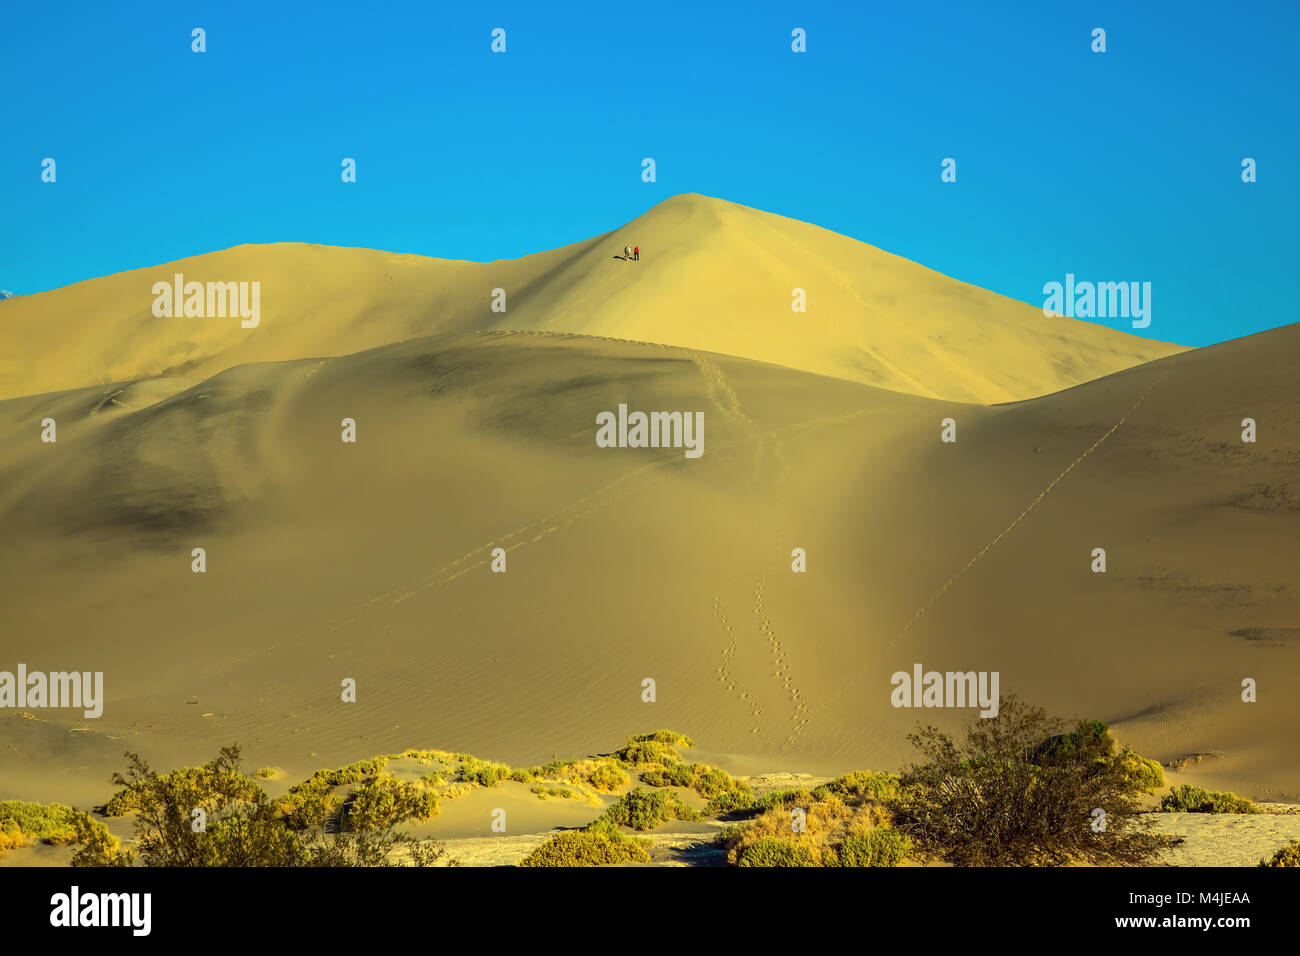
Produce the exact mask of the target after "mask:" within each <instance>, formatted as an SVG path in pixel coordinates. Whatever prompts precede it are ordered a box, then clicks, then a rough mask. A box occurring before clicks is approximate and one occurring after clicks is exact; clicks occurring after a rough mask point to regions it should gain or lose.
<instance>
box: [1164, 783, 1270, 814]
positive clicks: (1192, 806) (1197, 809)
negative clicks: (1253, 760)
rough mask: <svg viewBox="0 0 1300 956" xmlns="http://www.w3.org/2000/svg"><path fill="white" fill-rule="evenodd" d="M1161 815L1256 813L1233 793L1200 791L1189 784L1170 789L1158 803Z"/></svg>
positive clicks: (1253, 808) (1254, 808)
mask: <svg viewBox="0 0 1300 956" xmlns="http://www.w3.org/2000/svg"><path fill="white" fill-rule="evenodd" d="M1160 810H1161V812H1162V813H1258V812H1259V808H1258V807H1256V806H1255V804H1253V803H1251V802H1250V801H1249V800H1246V799H1244V798H1243V797H1239V796H1237V795H1236V794H1235V793H1220V792H1218V791H1216V790H1202V789H1201V788H1200V787H1193V786H1192V785H1191V784H1187V783H1185V784H1183V785H1182V786H1181V787H1171V788H1170V790H1169V793H1167V794H1166V795H1165V796H1164V798H1163V799H1161V801H1160Z"/></svg>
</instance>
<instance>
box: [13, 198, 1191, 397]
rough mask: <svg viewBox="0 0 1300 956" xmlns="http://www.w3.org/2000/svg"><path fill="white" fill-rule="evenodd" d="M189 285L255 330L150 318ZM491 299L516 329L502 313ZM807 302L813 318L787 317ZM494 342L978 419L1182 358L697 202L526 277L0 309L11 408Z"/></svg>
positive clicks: (218, 271)
mask: <svg viewBox="0 0 1300 956" xmlns="http://www.w3.org/2000/svg"><path fill="white" fill-rule="evenodd" d="M628 243H631V244H638V245H640V247H641V250H642V258H641V260H640V261H639V262H626V261H623V260H622V259H621V258H617V257H620V256H621V255H622V249H623V246H624V245H625V244H628ZM178 273H179V274H182V275H183V276H184V278H185V281H187V282H189V281H194V282H200V283H208V282H213V283H217V282H247V283H252V282H258V283H260V286H259V289H260V303H259V305H260V309H259V312H260V314H259V320H258V324H257V326H256V328H243V327H242V325H241V320H240V319H239V318H237V317H232V316H230V315H227V316H226V317H214V316H205V317H189V318H182V317H155V316H154V315H153V311H152V309H153V305H154V293H153V291H152V289H153V286H154V283H155V282H158V281H162V282H166V283H171V282H172V281H173V277H174V276H175V275H176V274H178ZM1058 278H1059V277H1058ZM250 289H251V286H250ZM497 289H500V290H503V292H504V303H503V304H504V311H493V306H494V303H499V299H498V297H497V296H496V295H495V294H494V290H497ZM795 289H802V290H803V291H804V293H805V295H806V302H807V311H806V312H793V311H792V310H791V304H792V301H793V300H792V292H793V290H795ZM250 304H251V303H250ZM217 305H218V303H217V301H216V300H215V299H214V302H213V308H214V310H215V309H216V307H217ZM204 308H205V309H206V308H207V303H206V296H205V302H204ZM177 309H178V312H177V314H178V315H180V314H182V313H181V312H180V306H179V305H178V306H177ZM488 329H523V330H544V331H561V332H577V333H585V334H590V335H599V336H608V337H613V338H620V339H633V340H640V341H646V342H655V343H659V344H666V345H674V346H681V347H687V348H695V349H702V350H706V351H712V352H719V353H723V354H727V355H736V356H740V357H743V358H751V359H756V360H759V361H764V362H771V363H774V364H780V365H785V366H788V367H791V368H796V369H800V370H803V371H810V372H816V373H818V374H821V375H829V376H835V377H838V378H844V379H848V380H850V381H855V382H861V383H865V384H869V385H877V386H880V387H883V388H888V389H892V390H895V391H902V392H906V393H909V394H915V395H922V396H927V397H934V398H943V399H949V400H954V401H969V402H981V403H992V402H1003V401H1011V400H1015V399H1024V398H1030V397H1033V396H1036V395H1043V394H1046V393H1049V392H1054V391H1057V390H1059V389H1062V388H1067V387H1069V386H1072V385H1077V384H1079V383H1081V382H1085V381H1088V380H1090V379H1094V378H1097V377H1099V376H1101V375H1106V374H1109V373H1111V372H1114V371H1118V370H1120V369H1123V368H1128V367H1130V366H1134V365H1138V364H1140V363H1142V362H1146V361H1149V360H1151V359H1155V358H1159V357H1161V356H1164V355H1169V354H1172V353H1174V352H1177V351H1180V348H1179V347H1178V346H1173V345H1168V344H1166V343H1163V342H1157V341H1153V340H1151V339H1144V338H1139V337H1136V336H1132V335H1128V334H1125V333H1123V332H1119V331H1115V330H1113V329H1110V328H1106V327H1104V326H1101V325H1095V324H1091V323H1088V322H1083V321H1076V320H1074V319H1067V318H1046V317H1044V315H1043V313H1042V310H1041V309H1039V308H1035V307H1034V306H1031V305H1028V304H1026V303H1023V302H1017V301H1015V300H1012V299H1008V298H1005V297H1003V296H1000V295H996V294H995V293H992V292H988V291H986V290H983V289H980V288H978V287H975V286H971V285H968V284H966V283H963V282H959V281H956V280H954V279H950V278H948V277H946V276H944V275H941V274H940V273H937V272H934V271H932V270H930V269H927V268H925V267H923V266H920V265H917V264H916V263H913V262H910V261H908V260H906V259H902V258H900V257H898V256H894V255H891V254H889V253H887V252H883V251H882V250H880V249H877V248H875V247H874V246H870V245H867V244H865V243H862V242H858V241H857V240H855V239H850V238H848V237H846V236H842V235H838V234H836V233H833V232H830V231H828V230H825V229H821V228H819V227H817V226H812V225H809V224H807V223H804V222H799V221H797V220H793V219H787V218H785V217H782V216H777V215H773V214H771V213H766V212H761V211H759V210H756V209H751V208H749V207H746V206H741V205H737V204H735V203H731V202H726V201H724V200H721V199H713V198H709V197H706V196H700V195H697V194H693V193H692V194H685V195H681V196H675V197H673V198H671V199H668V200H666V201H664V202H662V203H660V204H659V205H657V206H655V207H654V208H652V209H651V210H649V211H648V212H647V213H645V214H644V215H643V216H641V217H639V218H638V219H636V220H634V221H633V222H631V223H628V224H627V225H626V226H623V227H621V228H619V229H616V230H614V231H612V232H610V233H607V234H605V235H602V236H597V237H595V238H593V239H589V240H586V241H584V242H578V243H575V244H573V245H569V246H564V247H563V248H560V249H554V250H551V251H549V252H543V253H539V254H537V255H531V256H526V257H524V258H522V259H516V260H499V261H496V262H490V263H476V262H459V261H449V260H440V259H430V258H425V257H421V256H412V255H401V254H394V253H387V252H379V251H375V250H370V249H348V248H338V247H331V246H314V245H304V244H298V243H279V244H275V245H245V246H236V247H234V248H231V249H225V250H222V251H219V252H212V253H208V254H205V255H201V256H196V257H193V258H189V259H182V260H179V261H178V262H173V263H168V264H165V265H160V266H155V267H151V268H147V269H138V270H134V271H130V272H123V273H119V274H116V275H111V276H106V277H104V278H98V279H90V280H87V281H85V282H79V283H76V284H74V285H70V286H67V287H65V288H62V289H56V290H53V291H50V292H45V293H41V294H38V295H31V296H21V297H19V298H17V299H14V300H12V301H9V302H6V303H4V305H3V306H2V307H0V341H3V342H4V345H5V347H4V349H3V350H0V398H8V397H14V396H19V395H30V394H37V393H40V392H46V391H54V390H62V389H68V388H77V387H81V386H84V385H88V384H91V383H105V382H115V381H126V380H138V379H141V378H147V377H154V376H168V377H173V378H188V379H189V380H191V381H198V380H201V379H204V378H208V377H210V376H212V375H214V374H216V373H218V372H221V371H223V370H225V369H227V368H230V367H232V366H235V365H241V364H247V363H250V362H264V361H286V360H292V359H300V358H306V357H310V356H338V355H343V354H347V353H351V352H355V351H358V350H361V349H367V348H374V347H377V346H380V345H387V344H390V343H393V342H397V341H402V340H405V339H410V338H415V337H421V336H427V335H431V334H440V333H442V334H445V333H450V332H469V331H483V330H488Z"/></svg>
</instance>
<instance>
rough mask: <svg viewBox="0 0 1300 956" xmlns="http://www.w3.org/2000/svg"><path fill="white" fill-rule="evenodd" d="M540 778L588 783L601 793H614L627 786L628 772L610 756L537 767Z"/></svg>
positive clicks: (581, 783) (579, 783) (580, 783)
mask: <svg viewBox="0 0 1300 956" xmlns="http://www.w3.org/2000/svg"><path fill="white" fill-rule="evenodd" d="M536 775H537V776H538V777H540V778H552V779H559V780H563V781H565V782H567V783H573V784H578V785H584V784H585V785H587V786H589V787H591V788H592V789H593V790H598V791H600V792H601V793H613V792H614V791H615V790H620V789H622V788H623V787H625V786H627V782H628V776H627V772H626V771H624V770H623V768H622V767H620V766H619V765H618V764H617V763H615V762H614V761H613V760H611V759H610V758H608V757H598V758H596V759H595V760H570V761H567V762H565V763H558V764H548V765H547V766H545V767H539V768H537V771H536Z"/></svg>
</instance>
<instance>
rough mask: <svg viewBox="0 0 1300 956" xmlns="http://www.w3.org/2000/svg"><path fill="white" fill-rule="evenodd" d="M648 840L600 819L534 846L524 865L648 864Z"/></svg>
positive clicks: (522, 864) (523, 862) (521, 862)
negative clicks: (622, 830) (631, 836)
mask: <svg viewBox="0 0 1300 956" xmlns="http://www.w3.org/2000/svg"><path fill="white" fill-rule="evenodd" d="M648 862H650V854H649V853H648V852H647V851H646V843H645V841H642V840H637V839H632V838H629V837H627V836H624V835H623V834H622V833H620V832H619V830H618V827H616V826H614V825H613V824H611V823H610V822H609V821H607V820H604V819H601V820H597V821H596V822H595V823H593V824H592V825H591V826H589V827H587V828H586V829H585V830H566V831H565V832H563V833H557V834H555V836H553V837H550V838H549V839H548V840H547V841H546V842H545V843H543V844H542V845H541V846H539V847H537V848H536V849H534V850H533V851H532V852H531V853H529V854H528V855H527V856H526V857H524V858H523V860H521V861H520V863H519V865H520V866H603V865H605V864H608V863H648Z"/></svg>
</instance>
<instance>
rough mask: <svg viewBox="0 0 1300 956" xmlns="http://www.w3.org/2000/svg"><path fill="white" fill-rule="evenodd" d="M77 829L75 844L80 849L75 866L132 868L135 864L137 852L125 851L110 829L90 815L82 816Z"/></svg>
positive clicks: (75, 857)
mask: <svg viewBox="0 0 1300 956" xmlns="http://www.w3.org/2000/svg"><path fill="white" fill-rule="evenodd" d="M75 827H76V836H75V837H74V838H73V843H75V844H76V845H77V847H78V849H77V852H76V853H75V854H73V857H72V865H73V866H79V867H80V866H93V867H105V866H131V865H133V864H134V863H135V860H136V855H135V851H134V850H123V849H122V845H121V843H120V842H119V841H118V839H117V837H115V836H113V834H111V833H109V832H108V827H106V826H104V824H102V823H100V822H99V821H98V820H92V819H91V818H90V815H89V814H86V813H83V814H80V815H79V816H78V818H77V821H76V824H75Z"/></svg>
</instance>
